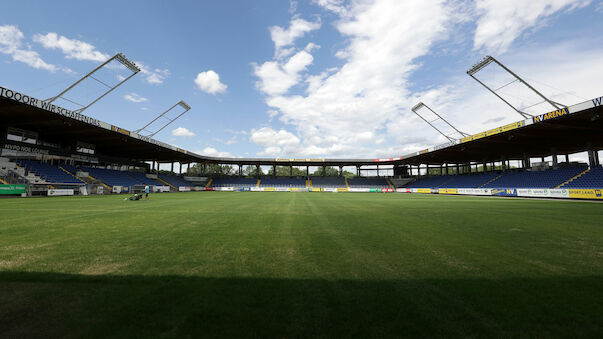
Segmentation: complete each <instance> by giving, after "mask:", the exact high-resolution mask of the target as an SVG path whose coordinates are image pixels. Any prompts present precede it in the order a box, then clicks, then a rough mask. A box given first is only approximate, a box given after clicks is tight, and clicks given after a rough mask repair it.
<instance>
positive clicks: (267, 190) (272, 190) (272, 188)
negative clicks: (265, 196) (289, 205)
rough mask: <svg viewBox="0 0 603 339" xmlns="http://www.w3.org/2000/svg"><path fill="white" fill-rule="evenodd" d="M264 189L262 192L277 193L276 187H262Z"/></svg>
mask: <svg viewBox="0 0 603 339" xmlns="http://www.w3.org/2000/svg"><path fill="white" fill-rule="evenodd" d="M262 188H263V189H262V191H264V192H275V191H276V188H274V187H262Z"/></svg>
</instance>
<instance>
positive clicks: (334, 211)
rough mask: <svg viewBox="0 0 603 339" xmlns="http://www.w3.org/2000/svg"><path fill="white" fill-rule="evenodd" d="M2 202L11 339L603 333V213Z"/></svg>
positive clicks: (354, 202) (329, 199) (226, 202)
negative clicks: (58, 338)
mask: <svg viewBox="0 0 603 339" xmlns="http://www.w3.org/2000/svg"><path fill="white" fill-rule="evenodd" d="M124 197H125V196H102V197H65V198H63V197H58V198H32V199H1V200H0V213H1V219H0V220H1V222H0V337H2V338H10V337H127V338H131V337H154V338H156V337H178V338H180V337H261V338H266V337H289V338H291V337H362V338H367V337H434V336H440V337H441V336H445V337H601V336H603V204H600V203H593V202H576V201H551V200H521V199H505V198H485V197H461V196H435V195H434V196H430V195H416V194H415V195H407V194H368V193H365V194H363V193H340V194H338V193H273V192H266V193H259V192H258V193H232V192H191V193H172V194H153V195H151V200H149V201H124V200H123V198H124Z"/></svg>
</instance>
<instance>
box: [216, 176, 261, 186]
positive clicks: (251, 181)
mask: <svg viewBox="0 0 603 339" xmlns="http://www.w3.org/2000/svg"><path fill="white" fill-rule="evenodd" d="M257 183H258V179H256V178H239V177H232V178H215V179H213V180H212V182H211V184H210V185H211V186H212V187H253V186H255V185H257Z"/></svg>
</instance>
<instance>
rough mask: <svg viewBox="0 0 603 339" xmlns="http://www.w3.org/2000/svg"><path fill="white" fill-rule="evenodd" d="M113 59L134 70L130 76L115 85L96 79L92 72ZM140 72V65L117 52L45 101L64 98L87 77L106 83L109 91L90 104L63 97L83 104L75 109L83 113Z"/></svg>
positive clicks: (50, 101)
mask: <svg viewBox="0 0 603 339" xmlns="http://www.w3.org/2000/svg"><path fill="white" fill-rule="evenodd" d="M113 60H117V61H118V62H120V63H121V64H122V65H124V66H125V67H126V68H128V69H129V70H130V71H132V74H131V75H130V76H128V77H127V78H125V79H123V80H122V81H120V82H119V83H118V84H117V85H115V86H110V85H107V84H106V83H104V82H102V81H100V80H98V79H96V78H95V77H93V76H92V74H94V73H96V72H97V71H98V70H100V69H101V68H103V67H105V66H106V65H107V64H108V63H110V62H111V61H113ZM138 72H140V68H138V66H136V64H135V63H133V62H131V61H130V60H128V59H127V58H126V57H125V56H124V55H123V54H121V53H117V54H115V55H114V56H113V57H112V58H110V59H109V60H107V61H105V62H104V63H102V64H101V65H100V66H98V67H96V68H95V69H94V70H93V71H92V72H90V73H88V74H86V75H84V76H83V77H82V78H80V79H79V80H78V81H76V82H75V83H74V84H73V85H71V86H69V87H67V88H66V89H65V90H64V91H62V92H61V93H59V94H57V95H55V96H54V97H52V98H48V99H46V100H45V101H46V102H48V103H52V102H54V101H55V100H57V99H58V98H62V96H63V95H64V94H65V93H67V92H69V91H70V90H72V89H73V88H74V87H76V86H77V85H78V84H79V83H81V82H82V81H84V80H85V79H87V78H92V79H94V80H96V81H98V82H99V83H101V84H103V85H105V86H106V87H108V88H109V89H108V90H107V91H105V92H104V93H103V94H101V96H99V97H98V98H96V99H94V101H92V102H91V103H89V104H88V105H81V104H78V103H77V102H73V101H71V100H69V99H66V98H62V99H64V100H67V101H69V102H72V103H74V104H77V105H80V106H82V108H80V109H77V110H74V112H76V113H82V112H83V111H85V110H86V109H88V108H89V107H90V106H92V105H94V104H95V103H97V102H98V101H99V100H100V99H102V98H104V97H105V96H106V95H107V94H109V93H111V92H112V91H114V90H115V89H116V88H117V87H119V86H121V85H122V84H123V83H124V82H126V81H128V80H129V79H130V78H132V77H133V76H135V75H136V74H137V73H138Z"/></svg>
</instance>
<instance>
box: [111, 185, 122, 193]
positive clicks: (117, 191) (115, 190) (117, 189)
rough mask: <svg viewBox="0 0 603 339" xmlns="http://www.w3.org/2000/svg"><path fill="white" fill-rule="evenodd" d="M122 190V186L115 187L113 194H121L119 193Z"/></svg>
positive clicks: (112, 190)
mask: <svg viewBox="0 0 603 339" xmlns="http://www.w3.org/2000/svg"><path fill="white" fill-rule="evenodd" d="M122 188H123V187H122V186H113V188H112V189H111V192H113V193H117V194H119V193H121V190H122Z"/></svg>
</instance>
